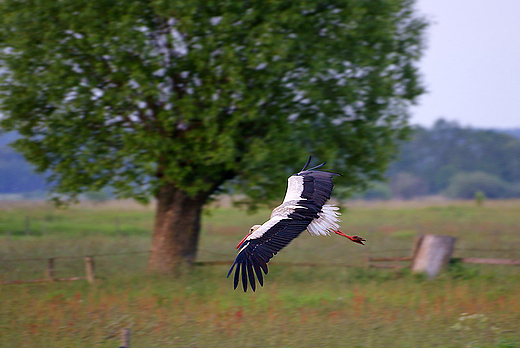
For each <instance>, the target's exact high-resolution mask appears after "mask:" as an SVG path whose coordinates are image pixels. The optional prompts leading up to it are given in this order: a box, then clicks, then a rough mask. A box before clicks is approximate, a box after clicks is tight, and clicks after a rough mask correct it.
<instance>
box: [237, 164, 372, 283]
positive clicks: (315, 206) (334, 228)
mask: <svg viewBox="0 0 520 348" xmlns="http://www.w3.org/2000/svg"><path fill="white" fill-rule="evenodd" d="M310 162H311V157H309V159H308V161H307V163H306V164H305V166H304V167H303V169H302V170H301V171H300V172H299V173H296V174H294V175H292V176H290V177H289V179H288V180H287V181H288V185H287V192H286V194H285V198H284V200H283V202H282V204H281V205H279V206H278V207H276V208H274V209H273V211H272V213H271V218H270V219H269V220H268V221H266V222H265V223H264V224H262V225H254V226H253V227H251V229H250V230H249V233H248V234H247V235H246V236H245V237H244V239H242V241H240V243H238V245H237V247H236V249H238V255H237V257H236V259H235V262H233V265H232V266H231V268H230V270H229V272H228V275H227V276H228V278H229V276H230V275H231V273H232V272H233V269H235V267H236V269H235V276H234V289H236V288H237V286H238V283H239V282H240V279H241V280H242V287H243V289H244V291H247V284H248V282H249V284H250V286H251V289H252V290H253V291H255V289H256V281H255V280H256V279H258V283H260V285H261V286H263V285H264V277H263V274H262V271H263V272H264V273H265V274H267V272H268V268H267V263H268V262H269V260H271V258H272V257H273V256H274V255H276V254H277V253H278V252H279V251H280V250H281V249H283V248H284V247H285V246H287V245H288V244H289V243H290V242H291V241H292V240H293V239H294V238H296V237H298V236H299V235H300V233H302V232H303V231H305V230H307V231H308V232H309V234H311V235H313V236H327V235H330V233H331V232H334V233H336V234H339V235H340V236H343V237H347V238H348V239H350V240H351V241H353V242H355V243H358V244H364V243H363V242H364V241H365V239H363V238H361V237H358V236H348V235H346V234H345V233H343V232H341V231H340V230H339V224H338V223H339V222H340V220H339V215H340V213H339V212H338V210H339V208H338V207H336V206H334V205H330V204H325V203H326V202H327V201H328V200H329V199H330V195H331V192H332V188H333V187H334V184H333V182H332V179H333V177H334V176H336V175H340V174H337V173H331V172H325V171H321V170H316V169H318V168H320V167H322V166H324V165H325V162H324V163H322V164H320V165H318V166H316V167H313V168H310V169H307V167H308V166H309V164H310ZM255 275H256V277H255Z"/></svg>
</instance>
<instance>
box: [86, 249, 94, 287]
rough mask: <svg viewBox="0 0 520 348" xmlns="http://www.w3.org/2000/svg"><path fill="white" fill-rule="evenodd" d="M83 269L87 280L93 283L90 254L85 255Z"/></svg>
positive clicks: (92, 267) (92, 260) (92, 259)
mask: <svg viewBox="0 0 520 348" xmlns="http://www.w3.org/2000/svg"><path fill="white" fill-rule="evenodd" d="M85 271H86V273H87V280H88V282H89V283H90V284H94V258H93V257H92V256H87V257H85Z"/></svg>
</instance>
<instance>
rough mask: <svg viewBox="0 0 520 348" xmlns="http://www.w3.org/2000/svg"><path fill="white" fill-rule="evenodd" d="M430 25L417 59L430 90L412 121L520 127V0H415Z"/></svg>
mask: <svg viewBox="0 0 520 348" xmlns="http://www.w3.org/2000/svg"><path fill="white" fill-rule="evenodd" d="M416 6H417V9H418V11H419V13H421V14H423V15H425V16H426V17H427V18H428V19H429V21H430V23H431V25H430V26H429V28H428V29H427V35H426V42H427V47H426V50H425V52H424V56H423V58H422V60H421V61H420V63H419V67H420V69H421V73H422V76H423V82H424V86H425V87H426V89H427V91H428V93H427V94H424V95H423V96H421V97H420V98H419V100H418V105H417V106H414V107H413V108H412V109H411V111H412V117H411V119H410V123H411V124H420V125H422V126H431V125H432V124H433V122H434V121H435V120H437V119H438V118H440V117H443V118H445V119H447V120H450V121H458V122H459V123H460V124H461V125H462V126H472V127H476V128H520V0H495V1H489V0H488V1H484V0H417V3H416Z"/></svg>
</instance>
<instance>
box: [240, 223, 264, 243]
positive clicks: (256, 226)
mask: <svg viewBox="0 0 520 348" xmlns="http://www.w3.org/2000/svg"><path fill="white" fill-rule="evenodd" d="M260 226H262V225H253V226H251V228H250V229H249V232H248V233H247V235H246V236H245V237H244V238H243V239H242V240H241V241H240V243H238V245H237V247H236V248H235V249H238V248H240V247H241V246H242V244H243V243H244V242H245V241H246V239H247V237H249V236H250V235H251V233H253V232H254V231H256V230H257V229H258V227H260Z"/></svg>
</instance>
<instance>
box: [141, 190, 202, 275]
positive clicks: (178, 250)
mask: <svg viewBox="0 0 520 348" xmlns="http://www.w3.org/2000/svg"><path fill="white" fill-rule="evenodd" d="M156 198H157V209H156V214H155V227H154V231H153V237H152V251H151V254H150V259H149V261H148V269H150V270H154V271H160V272H164V273H172V272H173V271H175V269H176V268H177V266H178V265H179V264H180V263H181V262H187V263H193V262H194V261H195V257H196V253H197V243H198V240H199V232H200V217H201V212H202V206H203V205H204V203H205V202H206V199H207V195H205V194H200V195H197V196H195V197H190V196H188V195H187V194H186V193H185V192H183V191H181V190H179V189H178V188H175V187H174V186H172V185H168V184H166V185H164V186H162V187H161V189H160V190H159V193H158V194H157V197H156Z"/></svg>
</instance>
